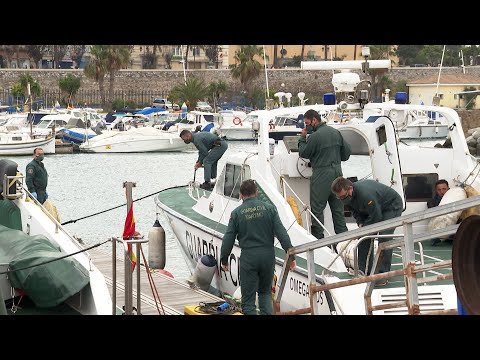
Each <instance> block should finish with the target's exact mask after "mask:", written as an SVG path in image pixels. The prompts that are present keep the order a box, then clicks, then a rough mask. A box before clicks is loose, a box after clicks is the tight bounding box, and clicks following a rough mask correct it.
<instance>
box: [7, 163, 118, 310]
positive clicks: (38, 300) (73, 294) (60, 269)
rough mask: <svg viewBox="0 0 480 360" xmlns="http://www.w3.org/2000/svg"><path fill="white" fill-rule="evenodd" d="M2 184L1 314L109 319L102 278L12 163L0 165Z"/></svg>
mask: <svg viewBox="0 0 480 360" xmlns="http://www.w3.org/2000/svg"><path fill="white" fill-rule="evenodd" d="M0 179H1V183H0V273H1V275H0V298H1V303H0V314H2V310H3V313H8V314H17V315H18V314H29V315H30V314H35V315H36V314H38V315H41V314H52V315H53V314H67V315H79V314H82V315H107V314H111V313H112V301H111V297H110V293H109V290H108V287H107V284H106V282H105V278H104V276H103V274H102V273H101V272H100V271H99V270H98V269H97V267H96V266H95V265H94V264H93V263H92V259H91V258H90V255H89V254H88V252H85V251H82V250H84V247H83V245H82V244H80V243H79V242H78V241H77V240H76V239H75V238H74V237H72V236H71V235H70V234H69V233H68V232H67V231H66V230H65V229H64V228H63V227H62V226H61V224H59V222H58V221H57V220H56V218H55V217H54V216H52V215H51V214H50V213H49V212H48V211H47V210H46V209H45V208H44V207H43V206H42V205H40V204H39V203H38V201H36V199H34V198H33V197H32V196H31V194H30V193H29V192H28V190H27V189H26V187H25V186H24V185H23V175H21V174H19V173H18V172H17V164H16V163H15V162H14V161H11V160H6V159H2V160H0ZM77 252H78V253H77ZM73 253H77V254H75V255H72V256H68V255H69V254H73ZM7 271H10V272H8V273H7ZM4 304H5V305H6V309H5V305H4Z"/></svg>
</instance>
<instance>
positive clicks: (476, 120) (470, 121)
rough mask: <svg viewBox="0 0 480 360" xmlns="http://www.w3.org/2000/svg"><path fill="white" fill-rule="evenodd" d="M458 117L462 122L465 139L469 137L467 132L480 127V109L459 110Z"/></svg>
mask: <svg viewBox="0 0 480 360" xmlns="http://www.w3.org/2000/svg"><path fill="white" fill-rule="evenodd" d="M457 112H458V116H460V119H461V120H462V128H463V133H464V134H465V137H468V135H467V131H468V130H469V129H474V128H478V127H480V109H477V110H457Z"/></svg>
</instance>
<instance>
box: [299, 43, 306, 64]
mask: <svg viewBox="0 0 480 360" xmlns="http://www.w3.org/2000/svg"><path fill="white" fill-rule="evenodd" d="M304 55H305V45H302V52H301V53H300V61H303V57H304Z"/></svg>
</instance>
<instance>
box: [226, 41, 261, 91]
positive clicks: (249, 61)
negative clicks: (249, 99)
mask: <svg viewBox="0 0 480 360" xmlns="http://www.w3.org/2000/svg"><path fill="white" fill-rule="evenodd" d="M255 57H260V58H262V57H263V48H261V47H258V46H256V45H242V46H240V49H239V50H238V51H236V52H235V57H234V58H235V65H233V66H232V68H231V73H232V77H233V78H234V79H240V83H241V84H242V85H243V86H244V88H245V90H246V91H247V92H248V93H249V91H248V90H249V89H250V82H251V81H252V80H254V79H255V78H257V77H258V76H260V73H261V72H262V70H263V66H262V64H260V62H259V61H258V60H257V59H256V58H255ZM266 59H268V56H266Z"/></svg>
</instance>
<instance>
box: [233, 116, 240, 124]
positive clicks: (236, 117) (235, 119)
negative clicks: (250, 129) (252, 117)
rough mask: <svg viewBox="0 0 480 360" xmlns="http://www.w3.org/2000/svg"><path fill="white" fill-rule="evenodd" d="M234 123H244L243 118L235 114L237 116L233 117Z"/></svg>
mask: <svg viewBox="0 0 480 360" xmlns="http://www.w3.org/2000/svg"><path fill="white" fill-rule="evenodd" d="M233 123H234V124H235V125H242V119H240V118H239V117H238V116H235V117H234V118H233Z"/></svg>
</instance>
